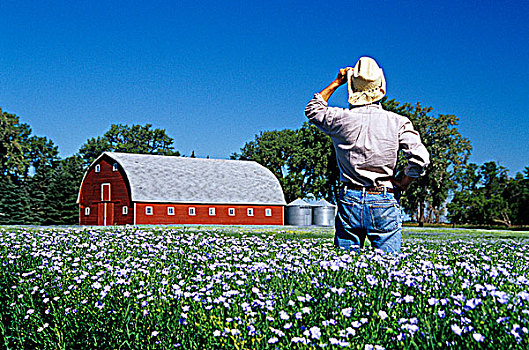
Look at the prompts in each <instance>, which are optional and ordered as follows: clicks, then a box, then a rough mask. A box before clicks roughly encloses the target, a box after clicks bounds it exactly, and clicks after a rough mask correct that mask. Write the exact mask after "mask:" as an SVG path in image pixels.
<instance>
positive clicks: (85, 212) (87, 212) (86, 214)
mask: <svg viewBox="0 0 529 350" xmlns="http://www.w3.org/2000/svg"><path fill="white" fill-rule="evenodd" d="M84 215H85V216H88V215H90V207H86V208H84Z"/></svg>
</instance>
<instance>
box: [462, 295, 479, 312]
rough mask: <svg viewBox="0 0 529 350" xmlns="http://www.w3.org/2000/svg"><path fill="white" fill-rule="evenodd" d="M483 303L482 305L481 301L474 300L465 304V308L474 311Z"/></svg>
mask: <svg viewBox="0 0 529 350" xmlns="http://www.w3.org/2000/svg"><path fill="white" fill-rule="evenodd" d="M481 303H482V301H481V299H479V298H472V299H469V300H467V302H466V304H465V307H466V308H468V309H470V310H474V309H475V308H476V307H477V306H478V305H480V304H481Z"/></svg>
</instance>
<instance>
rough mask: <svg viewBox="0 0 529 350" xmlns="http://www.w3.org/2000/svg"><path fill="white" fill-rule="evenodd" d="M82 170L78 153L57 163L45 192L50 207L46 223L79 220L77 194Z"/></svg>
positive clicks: (70, 223)
mask: <svg viewBox="0 0 529 350" xmlns="http://www.w3.org/2000/svg"><path fill="white" fill-rule="evenodd" d="M84 172H85V168H84V164H83V159H82V158H81V157H80V156H78V155H73V156H71V157H67V158H65V159H62V160H61V161H60V162H59V163H58V166H57V167H56V169H55V171H54V176H53V180H52V181H51V183H50V186H49V190H48V193H47V197H48V198H49V203H50V208H49V215H48V217H47V221H46V223H48V224H62V225H74V224H77V223H78V222H79V205H78V204H77V196H78V194H79V186H80V185H81V181H82V179H83V175H84Z"/></svg>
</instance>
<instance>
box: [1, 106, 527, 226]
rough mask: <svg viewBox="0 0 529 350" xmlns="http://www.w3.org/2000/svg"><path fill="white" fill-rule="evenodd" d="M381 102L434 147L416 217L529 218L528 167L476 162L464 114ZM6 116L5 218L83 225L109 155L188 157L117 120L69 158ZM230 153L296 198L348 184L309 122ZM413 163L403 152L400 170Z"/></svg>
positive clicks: (157, 136)
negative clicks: (95, 170)
mask: <svg viewBox="0 0 529 350" xmlns="http://www.w3.org/2000/svg"><path fill="white" fill-rule="evenodd" d="M382 103H383V106H384V108H385V109H387V110H390V111H393V112H396V113H399V114H401V115H404V116H406V117H408V118H409V119H410V120H411V121H412V122H413V124H414V126H415V128H416V129H417V130H418V131H419V133H420V134H421V136H422V139H423V142H424V144H425V146H426V147H427V149H428V151H429V152H430V156H431V164H430V166H429V167H428V169H427V170H426V174H425V176H423V177H421V178H419V179H418V180H417V181H415V182H414V183H412V185H411V186H410V188H409V189H408V190H407V191H406V193H405V196H404V197H403V198H402V202H401V204H402V206H403V208H404V210H405V211H406V212H407V213H408V214H409V215H410V216H411V218H412V219H413V220H414V221H416V222H419V223H420V224H424V223H437V222H440V221H441V220H442V218H443V217H446V218H448V219H449V220H450V222H453V223H456V224H473V225H497V224H502V225H505V226H511V225H528V224H529V167H527V168H526V169H525V171H524V173H523V174H520V173H518V174H516V176H514V177H509V174H508V171H507V169H505V168H504V167H502V166H500V165H498V164H496V163H495V162H488V163H485V164H483V165H481V166H479V165H476V164H473V163H469V162H468V159H469V157H470V154H471V150H472V146H471V144H470V141H469V140H468V139H467V138H464V137H463V136H462V135H461V134H460V133H459V131H458V130H457V125H458V118H457V117H456V116H454V115H444V114H437V115H436V114H434V113H433V109H432V108H431V107H423V106H421V105H420V104H419V103H417V104H414V105H412V104H409V103H400V102H397V101H395V100H388V99H386V98H384V99H383V101H382ZM0 115H1V119H0V166H1V175H2V176H1V179H0V224H34V225H57V224H64V225H72V224H77V223H78V220H79V219H78V217H79V213H78V205H77V204H76V201H77V195H78V191H79V186H80V184H81V181H82V177H83V175H84V173H85V171H86V169H87V168H88V166H89V165H90V164H91V163H92V162H93V161H94V160H95V159H96V158H97V157H99V155H101V153H103V152H106V151H114V152H128V153H144V154H158V155H172V156H181V154H180V152H178V151H177V150H175V148H174V140H173V139H172V138H171V137H169V136H168V135H167V134H166V131H165V130H164V129H153V128H152V125H151V124H146V125H132V126H128V125H121V124H113V125H111V127H110V129H109V130H108V131H107V132H105V133H104V135H102V136H98V137H94V138H90V139H88V140H87V141H86V142H85V143H84V144H83V145H82V146H81V147H80V149H79V151H78V152H77V153H76V154H74V155H72V156H70V157H66V158H64V159H61V158H59V156H58V153H59V152H58V148H57V146H56V145H54V143H53V141H52V140H50V139H48V138H46V137H41V136H35V135H33V134H32V130H31V127H30V126H29V125H28V124H26V123H22V122H21V121H20V120H19V117H18V116H16V115H14V114H10V113H6V112H2V110H1V109H0ZM191 157H194V152H193V153H192V154H191ZM231 158H232V159H239V160H253V161H256V162H258V163H260V164H262V165H263V166H265V167H266V168H268V169H269V170H270V171H272V172H273V173H274V174H275V176H276V177H277V178H278V179H279V181H280V183H281V186H282V187H283V191H284V193H285V197H286V200H287V202H290V201H292V200H295V199H296V198H310V197H312V198H315V199H319V198H325V199H327V200H329V201H331V202H333V201H334V196H335V193H336V192H337V191H338V190H339V187H340V181H339V171H338V167H337V165H336V157H335V154H334V147H333V146H332V142H331V140H330V138H329V137H327V136H326V135H325V134H324V133H323V132H321V131H320V130H318V129H317V128H316V127H315V126H314V125H311V124H309V123H308V122H305V123H303V125H302V126H301V127H300V128H299V129H295V130H290V129H284V130H271V131H263V132H260V133H259V134H257V135H256V136H255V139H254V140H252V141H249V142H246V143H245V144H244V146H243V147H242V148H241V149H240V151H239V152H235V153H233V154H232V155H231ZM405 166H406V160H405V159H404V157H403V156H402V155H400V156H399V159H398V164H397V172H396V173H397V177H398V176H402V175H403V171H404V168H405Z"/></svg>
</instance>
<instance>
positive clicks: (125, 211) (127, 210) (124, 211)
mask: <svg viewBox="0 0 529 350" xmlns="http://www.w3.org/2000/svg"><path fill="white" fill-rule="evenodd" d="M128 212H129V208H128V207H127V206H126V205H124V206H123V207H122V208H121V214H123V215H127V214H128Z"/></svg>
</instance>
